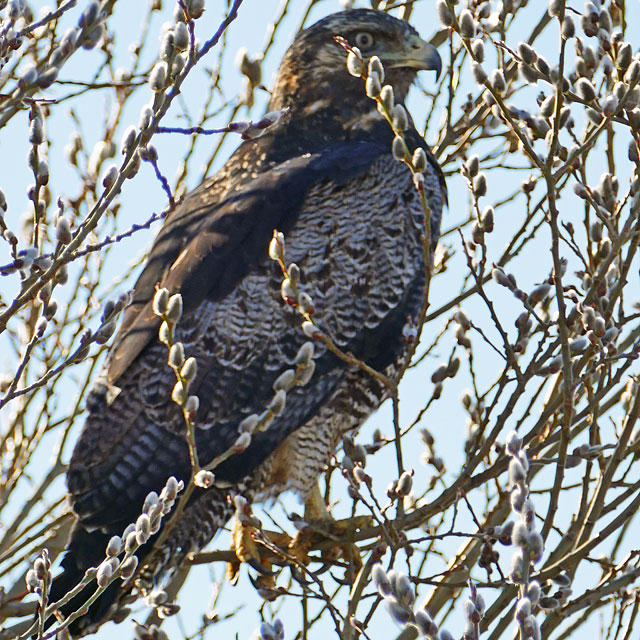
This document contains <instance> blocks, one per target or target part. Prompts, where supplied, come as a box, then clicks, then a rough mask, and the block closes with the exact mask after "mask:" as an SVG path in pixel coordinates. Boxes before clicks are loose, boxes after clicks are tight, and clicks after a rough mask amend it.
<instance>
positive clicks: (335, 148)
mask: <svg viewBox="0 0 640 640" xmlns="http://www.w3.org/2000/svg"><path fill="white" fill-rule="evenodd" d="M277 135H278V131H274V132H272V133H270V134H268V135H267V136H264V137H262V138H258V139H257V140H254V141H250V142H246V143H244V144H243V145H241V146H240V148H239V149H238V150H237V151H236V153H235V154H234V155H233V156H232V157H231V158H230V159H229V161H228V162H227V165H225V168H224V169H223V170H222V172H221V174H219V175H218V176H216V177H215V178H213V180H211V181H209V182H205V183H204V184H203V185H201V186H200V187H199V188H198V189H196V190H195V191H193V192H192V193H191V194H189V195H188V196H187V197H186V198H185V200H184V202H183V203H182V204H181V205H180V207H179V208H178V210H177V211H176V212H175V213H174V214H172V215H171V216H170V217H169V218H168V220H167V221H166V223H165V225H164V227H163V228H162V230H161V231H160V233H159V235H158V237H157V239H156V241H155V243H154V245H153V247H152V249H151V252H150V254H149V259H148V262H147V265H146V267H145V269H144V271H143V272H142V274H141V275H140V277H139V279H138V281H137V282H136V285H135V288H134V296H133V301H132V304H131V305H130V306H129V308H128V309H127V311H126V313H125V317H124V321H123V324H122V327H121V329H120V332H119V334H118V336H117V337H116V341H115V345H114V348H113V349H112V353H111V356H110V362H109V368H108V380H109V382H110V383H116V382H117V380H118V379H119V378H120V376H121V375H122V374H123V372H124V371H125V370H126V369H127V367H128V366H129V365H130V364H131V363H132V362H133V361H134V360H135V358H136V357H137V356H138V355H139V354H140V352H141V351H142V350H143V349H144V348H145V346H146V345H148V344H149V343H150V342H151V341H152V340H155V339H156V337H157V332H158V327H159V324H160V323H159V319H158V318H157V317H156V316H155V315H154V314H153V311H152V309H151V302H152V299H153V295H154V293H155V287H156V285H159V286H163V287H166V288H168V289H169V291H170V292H171V293H177V292H180V293H181V294H182V297H183V304H184V308H185V310H189V309H193V308H195V307H196V306H197V305H198V304H199V303H200V302H201V301H202V300H203V299H205V298H210V299H212V300H219V299H221V298H222V297H224V296H225V295H226V294H228V293H229V292H230V291H232V290H233V288H234V286H235V285H236V284H237V283H238V282H239V281H240V280H241V279H242V277H243V276H244V275H245V274H246V273H247V271H248V270H249V269H250V268H251V267H252V266H254V265H255V264H257V263H258V262H259V261H261V260H262V259H264V256H265V253H266V250H267V246H268V243H269V240H270V238H271V235H272V233H273V230H274V229H275V228H277V229H279V230H280V231H283V232H285V233H286V232H287V231H288V230H289V229H291V228H292V227H293V225H294V224H295V222H296V220H297V217H298V214H299V212H300V208H301V206H302V202H303V200H304V197H305V194H306V193H307V192H308V190H309V189H310V188H311V187H312V186H313V185H314V184H317V183H318V182H321V181H322V180H325V179H331V180H334V181H336V182H337V183H343V182H345V181H346V180H348V179H349V178H351V177H353V176H355V175H358V174H362V173H363V172H364V171H366V169H367V168H368V167H369V166H370V165H371V163H372V162H373V161H374V160H375V159H376V158H377V157H379V156H380V155H381V154H382V153H384V152H385V151H386V149H387V148H388V147H386V146H383V144H384V142H386V141H387V140H386V139H387V138H388V134H386V135H384V136H383V138H382V140H381V142H380V143H377V142H365V141H358V140H356V141H348V142H341V143H337V144H333V145H329V144H328V145H326V146H324V147H320V148H317V149H315V150H313V151H311V152H308V153H302V154H299V155H294V156H293V157H284V159H283V156H284V155H285V154H283V152H282V150H281V148H282V146H283V141H282V140H281V139H280V140H278V147H277V148H276V149H274V144H273V143H274V139H275V137H276V136H277ZM297 151H298V149H297V147H296V145H295V141H292V145H291V153H293V154H295V153H296V152H297ZM272 157H273V158H275V159H271V158H272ZM246 166H251V167H253V169H252V170H248V169H245V168H243V167H246Z"/></svg>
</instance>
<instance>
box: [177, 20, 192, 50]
mask: <svg viewBox="0 0 640 640" xmlns="http://www.w3.org/2000/svg"><path fill="white" fill-rule="evenodd" d="M173 41H174V45H175V47H176V49H178V51H185V50H186V49H188V48H189V29H188V28H187V25H186V24H185V23H184V22H178V23H177V24H176V26H175V27H174V28H173Z"/></svg>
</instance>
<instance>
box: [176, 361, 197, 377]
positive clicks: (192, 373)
mask: <svg viewBox="0 0 640 640" xmlns="http://www.w3.org/2000/svg"><path fill="white" fill-rule="evenodd" d="M197 372H198V363H197V362H196V359H195V358H193V357H191V358H187V360H186V361H185V363H184V364H183V365H182V369H181V370H180V376H181V377H182V378H184V379H185V380H186V381H187V382H191V381H192V380H193V379H194V378H195V377H196V373H197Z"/></svg>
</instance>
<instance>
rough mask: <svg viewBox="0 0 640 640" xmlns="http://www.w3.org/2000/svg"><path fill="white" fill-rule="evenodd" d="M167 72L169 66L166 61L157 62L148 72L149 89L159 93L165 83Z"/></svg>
mask: <svg viewBox="0 0 640 640" xmlns="http://www.w3.org/2000/svg"><path fill="white" fill-rule="evenodd" d="M168 74H169V66H168V65H167V63H166V62H164V61H162V62H158V63H156V65H155V66H154V67H153V69H152V70H151V73H150V74H149V86H150V87H151V91H154V92H155V93H160V92H161V91H163V90H164V88H165V85H166V84H167V75H168Z"/></svg>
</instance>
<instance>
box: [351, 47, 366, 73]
mask: <svg viewBox="0 0 640 640" xmlns="http://www.w3.org/2000/svg"><path fill="white" fill-rule="evenodd" d="M347 71H348V72H349V73H350V74H351V75H352V76H355V77H356V78H359V77H361V76H362V74H363V73H364V63H363V62H362V54H361V53H360V49H358V48H357V47H353V49H352V50H351V51H349V54H348V55H347Z"/></svg>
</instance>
